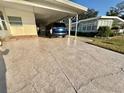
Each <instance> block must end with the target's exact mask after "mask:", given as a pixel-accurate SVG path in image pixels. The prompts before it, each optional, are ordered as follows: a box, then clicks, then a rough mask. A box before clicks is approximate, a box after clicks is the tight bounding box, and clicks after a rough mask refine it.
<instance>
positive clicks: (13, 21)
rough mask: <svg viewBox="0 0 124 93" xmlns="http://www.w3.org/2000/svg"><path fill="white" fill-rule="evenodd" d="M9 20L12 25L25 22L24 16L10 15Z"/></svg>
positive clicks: (19, 24) (20, 24)
mask: <svg viewBox="0 0 124 93" xmlns="http://www.w3.org/2000/svg"><path fill="white" fill-rule="evenodd" d="M8 20H9V23H10V25H12V26H22V25H23V22H22V18H21V17H19V16H8Z"/></svg>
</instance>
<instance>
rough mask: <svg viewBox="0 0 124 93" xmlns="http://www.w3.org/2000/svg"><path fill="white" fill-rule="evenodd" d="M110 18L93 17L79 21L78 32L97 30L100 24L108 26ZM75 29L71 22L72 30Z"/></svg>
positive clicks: (110, 25) (110, 21) (111, 22)
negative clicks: (92, 18)
mask: <svg viewBox="0 0 124 93" xmlns="http://www.w3.org/2000/svg"><path fill="white" fill-rule="evenodd" d="M112 24H113V20H112V19H94V20H88V21H79V23H78V32H82V33H87V32H97V31H98V29H99V27H100V26H109V27H110V28H111V27H112ZM71 31H75V24H74V23H73V24H72V30H71Z"/></svg>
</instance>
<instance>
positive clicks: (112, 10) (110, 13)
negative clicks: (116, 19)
mask: <svg viewBox="0 0 124 93" xmlns="http://www.w3.org/2000/svg"><path fill="white" fill-rule="evenodd" d="M106 15H107V16H118V15H119V11H118V9H117V8H115V7H111V8H110V10H109V11H108V12H107V13H106Z"/></svg>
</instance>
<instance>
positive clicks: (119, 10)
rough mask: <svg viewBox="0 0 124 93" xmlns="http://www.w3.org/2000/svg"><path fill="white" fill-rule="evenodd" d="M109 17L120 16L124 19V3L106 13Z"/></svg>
mask: <svg viewBox="0 0 124 93" xmlns="http://www.w3.org/2000/svg"><path fill="white" fill-rule="evenodd" d="M106 15H107V16H119V17H121V18H122V19H124V1H122V2H120V3H118V4H117V5H116V6H115V7H111V8H110V10H109V11H108V12H107V13H106Z"/></svg>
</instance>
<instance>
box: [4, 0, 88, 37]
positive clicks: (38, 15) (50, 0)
mask: <svg viewBox="0 0 124 93" xmlns="http://www.w3.org/2000/svg"><path fill="white" fill-rule="evenodd" d="M4 1H7V2H11V3H13V4H15V3H16V4H17V5H18V4H19V5H20V4H21V5H23V6H28V7H29V8H30V9H33V12H34V14H35V19H36V22H37V23H38V22H41V23H42V25H44V26H46V25H48V24H51V23H53V22H56V21H60V20H62V19H64V18H68V21H69V24H68V27H69V28H68V30H69V36H70V31H71V17H74V16H76V29H75V35H77V26H78V14H80V13H82V12H85V11H87V8H86V7H84V6H82V5H79V4H76V3H74V2H72V1H69V0H4Z"/></svg>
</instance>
